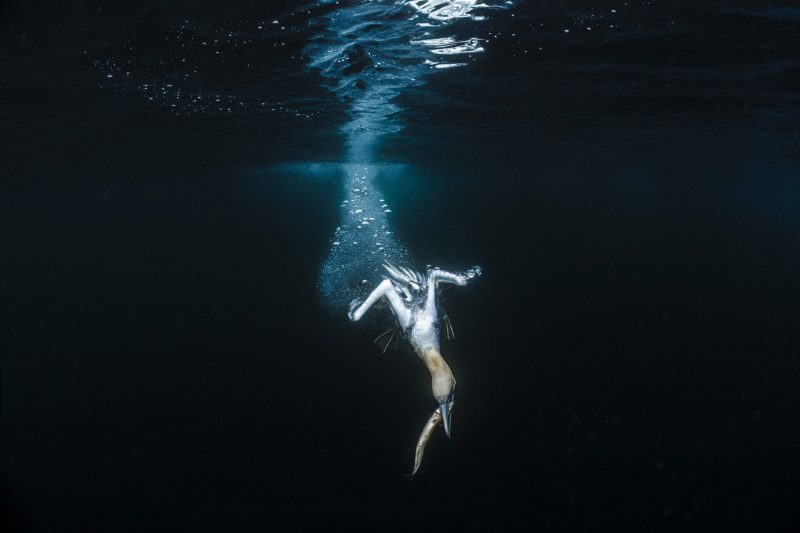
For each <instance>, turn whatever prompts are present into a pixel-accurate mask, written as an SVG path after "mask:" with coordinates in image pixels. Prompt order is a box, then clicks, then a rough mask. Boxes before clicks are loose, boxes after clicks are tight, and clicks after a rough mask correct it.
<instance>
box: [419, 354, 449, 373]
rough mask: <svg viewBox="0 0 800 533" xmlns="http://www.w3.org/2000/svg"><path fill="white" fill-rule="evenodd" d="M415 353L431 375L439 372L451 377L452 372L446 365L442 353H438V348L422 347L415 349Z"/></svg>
mask: <svg viewBox="0 0 800 533" xmlns="http://www.w3.org/2000/svg"><path fill="white" fill-rule="evenodd" d="M417 355H419V358H420V359H422V362H423V363H425V368H427V369H428V372H430V373H431V377H435V376H437V375H441V374H446V375H449V376H451V377H452V375H453V372H452V371H451V370H450V367H449V366H448V365H447V361H445V360H444V357H442V354H441V353H439V350H437V349H436V348H433V347H428V348H422V349H421V350H417Z"/></svg>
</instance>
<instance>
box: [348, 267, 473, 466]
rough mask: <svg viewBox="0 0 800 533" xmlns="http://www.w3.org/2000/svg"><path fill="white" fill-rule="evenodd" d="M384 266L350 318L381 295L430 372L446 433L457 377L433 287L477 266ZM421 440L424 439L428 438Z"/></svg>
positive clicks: (463, 280)
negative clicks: (443, 341)
mask: <svg viewBox="0 0 800 533" xmlns="http://www.w3.org/2000/svg"><path fill="white" fill-rule="evenodd" d="M384 268H385V269H386V271H387V274H388V276H387V277H386V278H385V279H384V280H383V281H381V282H380V283H379V284H378V286H377V287H375V289H374V290H373V291H372V292H371V293H370V294H369V295H368V296H367V298H366V299H364V300H363V301H360V300H356V301H354V302H353V303H352V305H351V309H350V313H349V316H350V319H351V320H353V321H357V320H360V319H361V317H363V316H364V314H365V313H366V312H367V311H368V310H369V309H370V308H371V307H372V306H373V305H375V304H376V303H377V302H378V301H380V300H381V299H382V298H386V300H387V301H388V302H389V307H390V308H391V310H392V313H393V314H394V316H395V318H396V319H397V323H398V325H399V326H400V329H401V330H402V332H403V334H404V335H405V337H406V338H407V339H408V341H409V343H410V344H411V346H412V347H413V348H414V351H415V352H416V354H417V356H418V357H419V358H420V359H421V360H422V362H423V363H424V364H425V367H426V368H427V369H428V372H430V375H431V390H432V392H433V397H434V398H435V399H436V401H437V403H438V404H439V409H438V411H439V412H440V415H441V416H440V418H439V419H440V420H441V421H442V423H443V424H444V429H445V432H446V433H447V434H448V435H449V434H450V417H449V411H450V409H451V408H452V406H453V390H454V389H455V386H456V380H455V378H454V377H453V372H452V371H451V370H450V367H449V366H448V364H447V362H446V361H445V360H444V357H442V354H441V351H440V349H439V308H438V305H437V301H436V291H437V288H438V285H439V284H442V283H446V284H452V285H458V286H462V287H463V286H464V285H466V284H467V283H468V282H469V281H470V280H472V279H474V278H476V277H478V276H480V275H481V269H480V267H477V266H476V267H472V268H471V269H469V270H467V271H465V272H459V273H456V272H448V271H446V270H442V269H440V268H428V270H427V271H426V273H425V275H422V274H420V273H418V272H415V271H413V270H410V269H408V268H403V267H400V268H397V267H394V266H392V265H390V264H388V263H387V264H385V265H384ZM447 327H448V334H450V333H451V332H452V329H451V327H450V325H449V322H448V326H447ZM428 431H431V429H429V430H428ZM423 433H424V432H423ZM424 440H425V442H427V439H424ZM423 447H424V445H423ZM420 458H421V455H420ZM417 467H418V465H417ZM415 470H416V468H415Z"/></svg>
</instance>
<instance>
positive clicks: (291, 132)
mask: <svg viewBox="0 0 800 533" xmlns="http://www.w3.org/2000/svg"><path fill="white" fill-rule="evenodd" d="M0 6H1V7H0V44H2V48H1V49H0V50H1V51H0V245H1V246H2V247H1V248H0V370H2V413H1V414H0V416H1V417H2V418H1V419H0V483H1V484H2V487H1V489H0V498H1V499H0V529H1V530H2V531H20V532H23V531H56V532H60V531H81V532H90V531H98V532H105V531H251V530H256V529H260V530H266V529H270V528H276V527H282V526H279V524H286V523H289V524H293V525H295V526H296V527H304V526H317V527H320V528H322V529H332V528H334V527H338V526H344V525H347V526H348V527H350V528H353V529H361V528H365V529H366V528H369V529H374V528H380V529H408V528H422V529H427V528H429V527H430V528H434V527H439V528H444V529H445V530H451V529H453V530H455V529H464V528H471V527H475V528H480V529H483V530H486V529H489V530H492V529H496V528H499V527H504V526H510V525H517V526H524V527H525V528H527V529H537V530H553V531H592V532H594V531H662V530H663V531H666V530H679V531H686V530H697V531H731V530H737V529H738V530H743V531H797V530H798V529H800V511H798V510H797V509H798V507H797V502H798V497H800V478H799V477H798V476H800V459H799V458H798V454H799V452H800V429H799V428H798V420H800V392H799V391H798V385H800V382H799V379H798V377H799V376H800V353H799V349H800V338H799V337H798V333H797V331H798V329H797V328H798V321H799V320H800V292H799V290H800V210H798V204H799V203H800V157H798V156H799V155H800V152H798V149H797V146H798V144H797V143H798V127H797V125H798V123H799V122H798V118H800V105H799V104H798V94H800V93H798V89H799V88H800V76H799V75H798V74H800V59H799V58H800V38H798V35H800V33H799V31H800V11H798V9H797V8H796V7H793V6H792V5H791V4H790V3H788V2H786V3H779V2H753V3H750V4H745V3H741V2H717V3H695V2H691V3H689V2H686V3H681V2H647V3H644V4H630V5H625V4H624V3H623V2H606V3H603V4H602V5H599V6H598V4H597V3H596V2H592V3H590V2H568V1H564V2H527V3H520V5H518V6H516V7H514V8H513V9H512V11H513V12H514V14H515V16H514V17H513V18H511V17H510V16H508V15H507V14H506V15H503V16H500V15H497V16H496V17H495V19H493V20H492V21H490V22H489V23H488V24H489V26H487V27H486V28H487V29H486V31H491V32H494V33H501V34H502V35H501V37H499V38H497V39H494V41H491V42H490V43H488V46H487V53H486V54H484V55H483V56H481V57H480V58H479V60H478V61H476V64H475V65H474V66H471V67H469V68H468V69H462V70H460V71H452V72H448V73H447V75H443V76H438V75H437V76H432V77H430V78H429V79H428V80H427V81H428V85H427V86H425V87H421V88H418V89H414V90H411V91H408V92H407V93H406V94H404V95H403V96H402V97H401V98H400V99H399V102H400V103H402V105H403V107H404V109H405V114H404V116H403V122H404V124H405V125H406V128H405V129H404V130H403V132H401V133H400V134H399V135H397V136H395V137H393V138H391V139H387V140H386V141H385V143H384V144H383V148H382V150H383V152H382V155H381V157H382V160H383V161H385V162H388V163H399V164H407V165H409V170H408V176H406V177H405V178H404V179H399V178H394V179H386V180H384V183H383V184H382V185H383V187H384V190H385V192H386V195H387V197H389V198H390V199H391V200H392V201H391V203H392V205H394V206H397V207H396V209H395V212H396V217H397V218H396V223H397V228H396V229H397V233H398V235H399V237H400V239H401V240H402V241H404V242H407V243H408V244H409V246H410V248H411V249H412V251H413V253H414V255H415V256H416V257H417V258H419V260H420V261H421V262H422V264H423V265H424V264H425V263H433V264H437V265H441V266H443V267H451V268H458V267H463V266H467V265H471V264H480V265H482V266H483V268H484V272H485V275H484V276H483V277H482V278H481V279H480V280H479V282H477V283H475V284H474V285H472V286H470V287H468V288H465V289H458V290H456V289H453V290H452V291H451V292H450V293H448V301H447V308H448V310H449V312H450V315H451V317H452V319H453V322H454V326H455V328H456V333H457V339H456V341H455V342H453V343H449V344H445V345H444V347H443V350H444V353H445V356H446V357H447V358H448V360H449V361H450V362H451V365H452V367H453V369H454V372H455V373H456V376H457V379H458V384H459V385H458V400H457V402H458V404H457V409H456V411H455V413H454V419H453V438H452V440H450V441H447V440H446V439H444V438H443V437H442V436H441V435H440V434H437V435H436V436H435V438H434V439H433V441H432V443H431V445H430V447H429V449H428V452H427V454H426V457H425V462H424V464H423V468H422V471H421V472H420V474H419V475H418V476H417V477H416V478H415V479H414V480H413V481H411V480H409V479H408V478H407V477H406V474H407V473H408V472H409V470H410V466H411V461H412V453H413V447H414V444H415V440H416V437H417V433H418V431H419V429H420V428H421V426H422V424H423V422H424V420H425V418H426V417H427V416H428V414H429V413H430V411H431V410H432V408H433V404H432V402H431V400H430V398H429V384H428V380H427V376H426V374H425V371H424V369H423V367H422V366H421V365H420V364H419V363H418V362H417V361H416V359H415V358H414V357H413V356H412V355H410V354H408V353H407V352H406V351H403V350H401V352H400V353H397V354H389V355H386V356H381V355H380V354H379V353H378V351H377V350H376V349H375V347H374V346H372V345H371V344H370V341H371V339H372V338H373V336H374V335H375V334H376V333H377V332H378V331H376V329H375V328H374V327H373V326H371V325H370V324H357V325H353V324H350V323H349V322H347V321H346V319H345V318H344V317H343V316H340V315H336V314H333V313H331V312H329V311H328V310H327V309H326V307H325V305H324V303H323V302H321V301H320V298H319V296H318V293H317V290H316V288H315V282H316V279H317V273H318V268H319V265H320V262H321V260H322V258H323V257H324V256H325V254H326V249H327V246H328V241H329V238H330V235H331V233H332V230H333V228H334V227H335V226H336V217H337V205H338V194H339V192H338V186H339V182H338V176H336V175H335V173H330V172H329V173H321V174H320V173H316V174H312V173H303V172H298V171H291V170H287V169H286V168H295V169H296V168H299V167H281V166H280V165H281V164H283V163H287V162H298V163H302V162H306V161H333V162H335V161H339V160H340V158H341V153H342V150H343V145H342V139H341V137H340V135H339V133H338V131H337V129H336V128H337V126H338V125H339V124H341V122H342V117H344V116H345V113H346V109H347V107H346V104H344V103H341V102H337V101H336V99H335V97H334V96H333V95H331V94H330V93H328V92H326V91H325V89H324V88H323V87H322V86H321V83H320V79H319V77H318V76H317V75H316V74H315V73H314V72H309V71H308V70H307V69H305V68H304V65H303V62H302V57H301V56H302V48H303V45H304V43H305V40H306V39H307V37H308V34H307V32H306V31H305V30H304V27H303V25H302V17H301V16H299V15H292V17H291V20H292V21H293V23H294V24H295V26H293V28H292V29H291V33H290V37H289V38H287V39H286V42H287V44H286V46H285V47H283V48H280V49H278V48H275V47H272V46H269V43H270V42H272V41H271V40H270V39H273V38H272V37H270V36H264V37H263V43H262V44H263V46H259V45H258V43H257V44H256V45H253V46H251V47H249V48H248V47H245V49H243V50H241V51H239V52H236V53H232V54H229V57H232V58H233V59H232V60H231V61H230V62H229V63H226V64H224V65H222V64H218V63H210V62H203V61H200V60H198V61H199V63H200V64H201V65H204V66H205V67H206V68H205V70H202V71H201V72H202V76H200V77H199V79H193V80H192V81H191V83H192V84H196V85H197V86H203V84H207V85H208V86H209V87H212V88H213V90H218V91H221V92H225V93H226V94H229V95H234V97H235V98H236V99H237V100H238V101H242V102H245V103H246V104H247V105H246V106H244V107H246V109H244V110H242V111H239V112H232V113H215V112H212V111H208V110H206V111H196V112H192V111H191V110H184V112H178V113H177V114H176V112H175V110H174V109H171V108H170V106H169V105H163V104H160V103H153V102H150V101H148V100H147V99H146V98H144V97H143V96H142V95H141V94H140V93H138V92H136V91H135V90H128V89H129V88H130V86H131V85H135V84H134V83H129V84H128V85H126V83H127V82H125V81H117V80H116V79H115V80H113V81H109V79H107V78H106V76H105V71H103V70H102V69H101V68H99V67H98V65H97V61H101V62H102V61H104V60H107V59H108V58H115V60H116V61H117V64H122V65H127V66H132V70H133V74H132V75H131V76H132V78H134V79H136V78H137V76H138V79H140V81H141V80H145V79H147V80H159V79H162V80H163V79H170V76H171V75H172V73H174V72H175V67H174V66H173V65H172V64H171V63H170V62H169V61H164V60H163V58H170V57H172V58H174V57H179V55H178V54H181V53H185V52H182V51H181V49H180V46H179V45H176V44H174V43H172V42H171V41H170V42H165V40H164V38H163V37H164V35H169V34H170V32H171V31H172V28H173V27H174V24H175V21H177V20H183V19H186V18H191V19H192V20H193V21H201V22H204V23H213V24H216V25H218V26H219V27H224V26H226V25H229V26H231V27H241V26H242V25H246V24H245V23H243V22H242V21H252V20H262V19H263V20H267V21H269V20H270V19H272V18H278V17H281V18H282V20H283V18H285V17H287V15H286V13H287V11H291V10H292V5H291V4H289V3H283V4H282V3H278V2H275V3H270V4H267V3H264V2H258V3H256V2H250V3H248V2H238V3H236V4H235V5H231V4H228V3H225V5H224V6H223V5H216V6H214V5H210V4H203V3H198V2H172V3H159V4H156V3H152V4H147V5H145V4H141V3H140V4H137V5H132V4H131V5H128V4H125V5H109V4H106V3H101V2H80V3H71V2H51V3H45V2H38V3H37V2H25V3H24V5H23V4H22V3H15V2H5V3H2V4H0ZM611 8H615V9H617V10H618V14H617V15H616V17H615V18H614V19H613V21H614V24H615V25H616V26H617V28H616V29H612V28H607V24H608V23H607V22H605V23H604V24H606V26H602V24H600V23H597V24H598V25H597V27H596V29H593V30H592V31H591V32H590V31H581V30H580V28H582V27H585V26H586V25H587V23H586V22H583V19H582V18H581V17H584V18H585V16H586V14H587V13H596V12H601V11H602V12H605V11H607V10H608V9H611ZM593 24H594V23H593ZM603 27H605V28H606V29H605V30H603V29H602V28H603ZM565 28H571V29H572V30H571V31H570V32H569V33H565V32H564V31H563V30H564V29H565ZM592 32H594V33H592ZM512 35H513V36H512ZM281 38H282V39H283V38H284V37H281ZM126 43H134V44H135V50H134V51H130V49H129V48H127V47H126V46H128V44H126ZM170 47H174V48H170ZM539 48H541V50H539ZM525 50H528V51H527V52H525ZM195 59H197V58H195ZM259 99H266V100H267V101H269V102H277V103H282V104H285V105H287V106H288V107H291V108H292V109H293V110H295V111H298V110H299V111H298V113H294V112H291V113H290V112H274V113H270V112H260V111H258V112H257V111H253V106H252V105H250V104H252V103H253V102H255V101H257V100H259ZM304 113H305V114H307V115H310V116H311V118H308V116H302V115H303V114H304ZM301 166H302V165H300V167H301ZM419 266H420V267H421V266H422V265H419ZM287 521H288V522H287Z"/></svg>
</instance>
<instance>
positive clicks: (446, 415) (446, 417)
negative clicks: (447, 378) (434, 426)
mask: <svg viewBox="0 0 800 533" xmlns="http://www.w3.org/2000/svg"><path fill="white" fill-rule="evenodd" d="M439 413H440V414H441V415H442V427H444V433H445V435H447V438H448V439H449V438H450V406H449V405H448V402H447V401H444V402H442V403H440V404H439Z"/></svg>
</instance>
